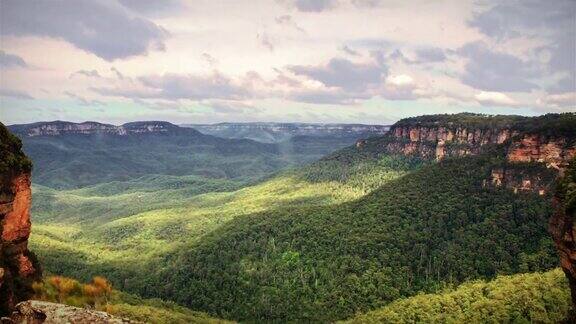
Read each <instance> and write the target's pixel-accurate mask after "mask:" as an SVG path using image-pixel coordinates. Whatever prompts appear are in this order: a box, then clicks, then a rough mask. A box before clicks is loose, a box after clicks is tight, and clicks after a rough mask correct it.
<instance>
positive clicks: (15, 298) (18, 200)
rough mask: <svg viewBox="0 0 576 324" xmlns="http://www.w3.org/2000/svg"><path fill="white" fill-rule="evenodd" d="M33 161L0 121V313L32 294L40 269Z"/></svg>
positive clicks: (7, 311) (0, 314)
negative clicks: (31, 244) (34, 237)
mask: <svg viewBox="0 0 576 324" xmlns="http://www.w3.org/2000/svg"><path fill="white" fill-rule="evenodd" d="M31 170H32V163H31V162H30V160H29V159H28V158H27V157H26V156H25V155H24V153H23V152H22V144H21V142H20V140H19V139H18V138H17V137H16V136H14V135H12V134H11V133H10V132H9V131H8V130H7V129H6V127H5V126H4V125H2V124H0V316H4V315H8V314H10V313H11V312H12V310H13V309H14V307H15V305H16V304H17V303H18V302H19V301H22V300H26V299H28V298H29V297H31V296H32V294H33V290H32V283H33V282H34V281H36V280H39V279H40V278H41V270H40V266H39V264H38V261H37V260H36V257H35V255H34V254H33V253H31V252H30V251H29V250H28V237H29V236H30V227H31V224H30V204H31V199H32V191H31V188H30V173H31Z"/></svg>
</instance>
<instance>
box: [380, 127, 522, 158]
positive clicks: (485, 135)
mask: <svg viewBox="0 0 576 324" xmlns="http://www.w3.org/2000/svg"><path fill="white" fill-rule="evenodd" d="M390 134H391V135H390V136H392V137H393V138H394V139H396V140H397V141H395V142H392V143H390V144H388V146H387V149H388V151H390V152H393V153H401V154H405V155H419V156H421V157H423V158H434V159H436V160H441V159H443V158H445V157H449V156H464V155H470V154H478V153H480V150H481V148H482V147H483V146H485V145H487V144H502V143H504V142H506V141H507V140H509V139H510V138H511V137H512V136H513V134H514V133H513V132H512V131H510V130H509V129H474V128H466V127H454V128H451V127H450V126H449V125H447V126H443V125H441V124H439V125H437V126H420V125H418V124H414V125H408V126H393V127H392V129H391V130H390Z"/></svg>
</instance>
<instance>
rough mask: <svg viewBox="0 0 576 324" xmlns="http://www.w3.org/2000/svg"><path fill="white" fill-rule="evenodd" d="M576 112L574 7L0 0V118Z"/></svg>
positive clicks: (382, 120) (361, 118)
mask: <svg viewBox="0 0 576 324" xmlns="http://www.w3.org/2000/svg"><path fill="white" fill-rule="evenodd" d="M464 111H467V112H476V113H485V114H519V115H540V114H544V113H548V112H574V111H576V0H547V1H536V0H518V1H515V0H506V1H496V0H495V1H483V0H481V1H466V0H437V1H429V0H411V1H405V0H206V1H205V0H194V1H192V0H190V1H186V0H26V1H22V0H0V121H2V122H3V123H5V124H16V123H29V122H36V121H48V120H68V121H75V122H81V121H86V120H93V121H99V122H106V123H113V124H121V123H124V122H129V121H136V120H166V121H170V122H174V123H217V122H252V121H274V122H316V123H366V124H389V123H392V122H394V121H396V120H398V119H400V118H404V117H409V116H416V115H424V114H437V113H457V112H464Z"/></svg>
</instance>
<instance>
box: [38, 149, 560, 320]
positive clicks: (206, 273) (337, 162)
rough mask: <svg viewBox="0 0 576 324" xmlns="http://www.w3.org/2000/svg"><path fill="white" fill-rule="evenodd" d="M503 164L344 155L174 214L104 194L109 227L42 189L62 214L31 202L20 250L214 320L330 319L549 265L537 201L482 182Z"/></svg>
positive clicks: (211, 196) (196, 200)
mask: <svg viewBox="0 0 576 324" xmlns="http://www.w3.org/2000/svg"><path fill="white" fill-rule="evenodd" d="M503 164H505V162H504V161H503V159H502V158H499V157H498V156H497V155H496V154H492V155H487V156H481V157H468V158H463V159H453V160H447V161H444V162H442V163H440V164H433V165H425V166H423V167H421V166H420V165H421V163H420V162H418V161H416V160H408V159H406V158H399V157H390V156H380V157H376V156H371V157H363V158H357V157H356V156H353V155H351V156H348V155H347V154H346V151H344V152H343V154H338V155H336V156H333V157H331V158H329V159H325V160H322V161H319V162H318V163H316V164H313V165H311V166H309V167H307V168H304V169H302V170H300V171H293V172H287V173H286V174H284V175H282V176H279V177H275V178H272V179H270V180H268V181H265V182H263V183H261V184H258V185H255V186H252V187H247V188H244V189H240V190H238V191H234V192H223V193H206V194H201V195H198V196H194V197H191V198H190V199H188V200H186V202H185V203H183V204H182V205H178V206H177V207H174V208H160V209H155V210H150V211H147V212H141V213H136V214H134V215H127V217H122V214H123V213H124V208H125V207H123V206H122V205H119V204H118V203H113V202H112V201H113V200H107V201H106V203H105V204H107V206H108V208H109V209H110V210H112V211H113V210H114V209H116V208H118V209H119V211H118V212H117V216H116V220H114V221H110V219H108V218H106V217H102V218H100V217H98V216H97V215H93V216H92V217H91V220H92V221H90V222H83V221H78V218H77V215H76V214H75V213H74V211H76V212H77V213H83V210H85V211H86V213H89V211H90V209H91V207H90V205H87V206H84V205H83V203H82V200H83V199H87V200H91V199H95V197H94V196H92V195H89V194H88V193H93V192H99V190H96V189H94V188H87V189H83V190H81V193H82V194H83V195H84V196H82V195H78V196H76V197H75V199H79V201H80V202H73V201H71V200H68V199H69V198H68V197H67V196H68V195H70V192H54V193H53V194H54V197H53V198H54V200H55V201H56V205H53V206H52V207H51V208H52V210H58V209H59V207H58V206H60V205H61V204H63V203H64V202H66V203H67V204H71V205H70V208H69V209H62V210H63V212H62V213H61V215H59V216H58V217H60V221H55V219H54V218H51V217H50V212H47V211H46V210H43V209H42V206H37V207H36V208H37V209H36V210H35V215H36V220H35V224H36V225H35V231H34V234H33V237H32V246H33V248H34V249H35V250H36V251H38V254H39V255H40V257H41V260H42V261H43V262H44V264H45V265H46V267H47V268H48V269H50V271H52V272H54V273H62V274H66V275H71V276H76V277H81V278H88V277H90V276H92V275H95V274H103V275H105V276H107V277H108V278H110V279H111V280H112V281H113V282H114V283H115V285H116V286H117V287H119V288H121V289H123V290H126V291H130V292H134V293H138V294H142V295H144V296H148V297H158V296H160V297H162V298H165V299H171V300H175V301H177V302H178V303H181V304H183V305H187V306H190V307H192V308H193V309H199V310H203V311H207V312H209V313H212V314H215V315H218V316H219V317H224V318H231V319H240V320H260V319H266V320H270V319H277V320H320V321H328V320H337V319H342V318H346V317H349V316H351V315H353V314H354V313H356V312H359V311H367V310H370V309H374V308H377V307H379V306H382V305H384V304H386V303H388V302H390V301H393V300H394V299H397V298H400V297H405V296H410V295H413V294H416V293H418V292H419V291H435V290H436V289H439V288H441V287H444V286H445V285H447V284H457V283H460V282H463V281H465V280H468V279H474V278H491V277H493V276H495V275H497V274H510V273H517V272H524V271H535V270H542V269H549V268H551V267H554V266H556V263H557V260H556V257H555V254H554V252H553V247H552V245H551V242H550V240H549V239H548V236H547V233H546V228H545V224H546V219H547V218H548V216H549V213H550V208H549V203H548V201H547V197H540V196H536V195H532V194H522V195H514V194H513V193H511V192H509V191H507V190H503V189H502V190H500V189H499V190H494V189H484V188H482V186H481V183H482V180H484V179H486V178H487V177H488V176H489V174H490V171H491V169H492V168H493V167H496V166H502V165H503ZM509 167H511V168H512V167H514V166H509ZM515 167H522V168H525V169H531V170H533V171H534V172H540V173H541V174H543V175H546V174H548V173H547V172H548V171H546V170H545V168H543V167H542V166H539V165H521V166H515ZM410 170H417V171H412V172H409V171H410ZM548 175H550V174H548ZM375 188H378V189H375ZM104 191H107V190H104ZM164 191H165V190H160V191H158V192H157V193H156V194H162V193H163V192H164ZM130 194H138V192H137V191H136V192H132V193H129V195H130ZM116 196H117V195H112V196H105V197H106V199H114V198H115V197H116ZM78 197H81V198H78ZM119 201H134V200H123V199H120V200H119ZM134 204H138V202H137V201H134ZM71 256H73V257H71ZM167 283H169V284H167Z"/></svg>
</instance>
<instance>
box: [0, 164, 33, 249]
mask: <svg viewBox="0 0 576 324" xmlns="http://www.w3.org/2000/svg"><path fill="white" fill-rule="evenodd" d="M11 191H12V192H13V193H14V200H13V201H12V210H11V211H9V212H8V213H6V215H5V216H4V220H3V221H2V242H13V241H19V240H27V239H28V236H30V205H31V201H32V190H31V189H30V175H29V174H21V175H19V176H18V177H16V178H15V179H14V180H13V181H12V188H11Z"/></svg>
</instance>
